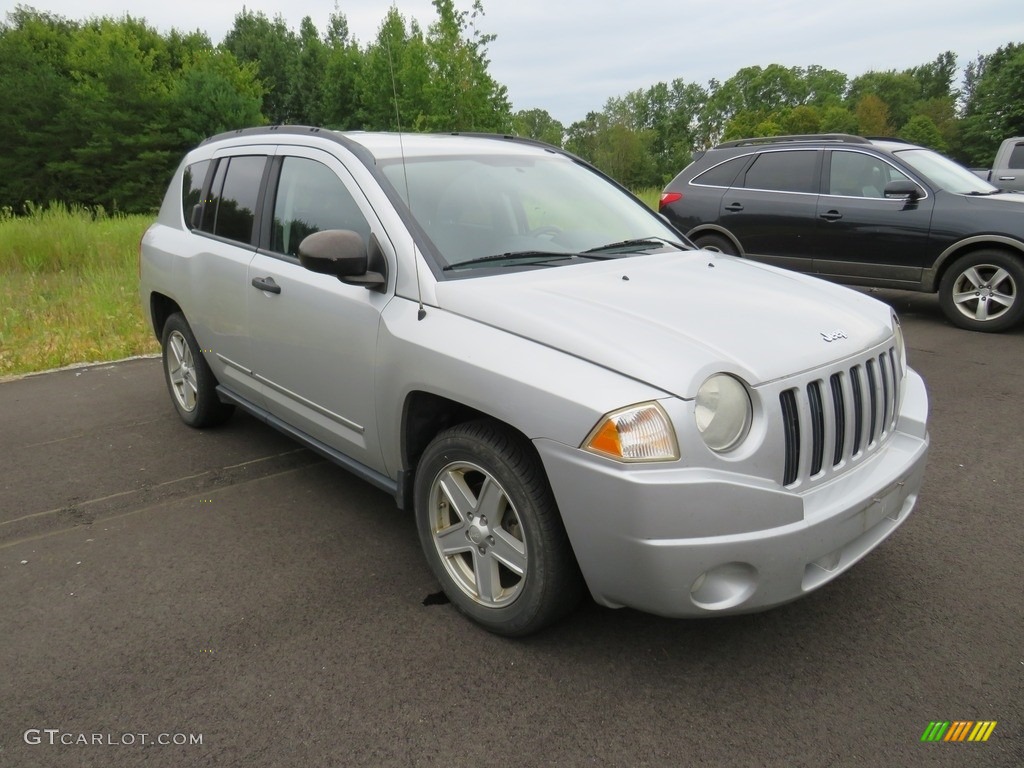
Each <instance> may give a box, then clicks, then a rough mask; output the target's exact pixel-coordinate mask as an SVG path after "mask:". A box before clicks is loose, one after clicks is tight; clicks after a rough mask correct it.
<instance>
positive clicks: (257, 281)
mask: <svg viewBox="0 0 1024 768" xmlns="http://www.w3.org/2000/svg"><path fill="white" fill-rule="evenodd" d="M252 287H253V288H258V289H259V290H261V291H266V292H267V293H280V292H281V286H280V285H278V284H277V283H275V282H274V278H272V277H254V278H253V279H252Z"/></svg>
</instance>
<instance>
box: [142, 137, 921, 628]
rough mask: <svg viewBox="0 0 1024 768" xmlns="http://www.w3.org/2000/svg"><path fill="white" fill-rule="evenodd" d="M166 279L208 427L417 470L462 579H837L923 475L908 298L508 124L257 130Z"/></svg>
mask: <svg viewBox="0 0 1024 768" xmlns="http://www.w3.org/2000/svg"><path fill="white" fill-rule="evenodd" d="M141 296H142V302H143V305H144V307H145V310H146V312H147V314H148V316H149V317H150V319H151V321H152V324H153V328H154V330H155V332H156V335H157V337H158V338H159V339H160V340H161V343H162V345H163V362H164V371H165V374H166V379H167V385H168V389H169V390H170V394H171V400H172V402H173V403H174V406H175V408H176V409H177V411H178V413H179V414H180V415H181V418H182V419H183V420H184V421H185V422H186V423H187V424H189V425H190V426H194V427H204V426H208V425H211V424H216V423H218V422H220V421H222V420H224V419H225V418H226V417H227V416H229V415H230V413H231V411H232V409H233V408H235V407H239V408H242V409H243V410H245V411H247V412H249V413H251V414H253V415H254V416H256V417H257V418H259V419H262V420H264V421H266V422H267V423H269V424H270V425H272V426H274V427H276V428H277V429H279V430H281V431H283V432H285V433H286V434H288V435H290V436H292V437H293V438H295V439H296V440H298V441H299V442H300V443H302V444H303V445H305V446H308V447H309V448H311V449H313V450H314V451H317V452H319V453H320V454H322V455H323V456H325V457H327V458H329V459H330V460H332V461H335V462H337V463H338V464H340V465H342V466H343V467H345V468H346V469H348V470H350V471H352V472H355V473H356V474H357V475H359V476H361V477H363V478H365V479H366V480H368V481H369V482H371V483H373V484H374V485H376V486H378V487H379V488H382V489H384V490H386V491H387V492H389V493H391V494H393V495H394V498H395V500H396V502H397V504H398V506H399V507H401V508H403V509H410V510H412V511H413V513H414V515H415V518H416V522H417V526H418V528H419V534H420V539H421V542H422V545H423V551H424V553H425V554H426V557H427V560H428V561H429V563H430V566H431V568H432V569H433V572H434V574H435V575H436V576H437V578H438V580H439V581H440V583H441V585H442V587H443V588H444V590H445V592H446V593H447V595H448V597H449V598H450V599H451V601H452V602H453V603H454V604H455V605H456V606H457V607H458V608H459V609H460V610H461V611H462V612H464V613H465V614H467V615H468V616H470V617H471V618H472V619H474V620H475V621H477V622H479V623H480V624H482V625H483V626H485V627H487V628H488V629H490V630H491V631H494V632H498V633H501V634H505V635H512V636H515V635H524V634H527V633H530V632H533V631H536V630H538V629H540V628H541V627H543V626H545V625H547V624H549V623H550V622H552V621H554V620H556V619H557V618H559V617H560V616H562V615H564V614H565V613H567V612H568V611H569V610H571V609H572V607H573V606H574V605H575V604H576V603H577V602H578V600H579V598H580V596H581V594H582V593H583V590H584V588H585V589H587V590H589V592H590V594H591V595H592V596H593V597H594V599H595V600H596V601H597V602H599V603H600V604H602V605H605V606H611V607H620V606H631V607H633V608H637V609H640V610H643V611H649V612H652V613H656V614H661V615H664V616H676V617H683V616H716V615H722V614H727V613H738V612H749V611H756V610H760V609H764V608H768V607H770V606H774V605H778V604H780V603H784V602H787V601H790V600H793V599H795V598H797V597H800V596H801V595H803V594H806V593H807V592H809V591H811V590H813V589H815V588H817V587H819V586H821V585H823V584H825V583H826V582H828V581H830V580H831V579H833V578H835V577H836V576H838V575H839V574H840V573H842V572H843V571H845V570H846V569H847V568H849V567H850V566H852V565H853V564H854V563H856V562H857V561H858V560H860V559H861V558H862V557H864V555H866V554H867V553H868V552H869V551H871V550H872V549H873V548H874V547H876V546H877V545H878V544H879V543H880V542H881V541H882V540H884V539H885V538H886V537H887V536H889V534H891V533H892V532H893V531H894V530H895V529H896V528H897V526H899V525H900V524H901V523H902V522H903V521H904V520H906V519H907V516H908V515H909V514H910V511H911V509H912V508H913V506H914V503H915V501H916V500H917V495H918V489H919V488H920V485H921V478H922V474H923V472H924V466H925V456H926V454H927V450H928V435H927V429H926V420H927V410H928V401H927V395H926V393H925V389H924V385H923V383H922V381H921V379H920V377H919V376H918V375H917V374H916V373H914V372H913V371H912V370H909V369H908V368H907V364H906V355H905V351H904V346H903V338H902V334H901V331H900V327H899V323H898V321H897V320H896V318H895V316H894V315H893V314H892V312H891V310H890V309H889V308H888V307H887V306H885V305H884V304H881V303H879V302H876V301H875V300H873V299H871V298H868V297H866V296H863V295H861V294H858V293H855V292H853V291H850V290H848V289H845V288H842V287H839V286H835V285H831V284H828V283H825V282H821V281H819V280H816V279H814V278H811V277H805V276H801V275H797V274H793V273H789V272H784V271H781V270H778V269H775V268H773V267H769V266H765V265H760V264H753V263H750V262H746V261H743V260H741V259H737V258H734V257H732V256H728V255H726V254H722V253H716V252H711V251H699V250H695V249H694V248H693V246H692V245H691V244H689V243H688V242H687V241H686V240H685V239H683V238H682V237H681V236H680V235H679V234H678V233H677V232H676V231H675V230H673V229H672V228H670V227H669V226H668V225H667V224H666V223H665V222H664V220H663V219H661V218H660V217H659V216H658V215H657V214H655V213H653V212H652V211H650V210H649V209H648V208H646V206H644V205H643V204H642V203H641V202H639V201H638V200H637V199H636V198H634V197H633V196H631V195H630V194H628V193H627V192H626V191H625V190H623V189H622V188H621V187H619V186H618V185H616V184H615V183H614V182H612V181H610V180H609V179H607V178H606V177H604V176H602V175H601V174H600V173H599V172H597V171H596V170H594V169H593V168H591V167H589V166H587V165H586V164H584V163H582V162H581V161H580V160H578V159H577V158H574V157H572V156H570V155H567V154H565V153H563V152H561V151H559V150H556V149H554V148H552V147H549V146H546V145H541V144H537V143H534V142H529V141H523V140H518V139H512V138H509V137H498V136H469V135H410V134H405V135H398V134H367V133H348V134H343V133H335V132H331V131H326V130H319V129H311V128H295V127H277V128H259V129H248V130H243V131H238V132H233V133H228V134H222V135H220V136H216V137H214V138H212V139H209V140H207V141H206V142H204V143H203V144H202V145H201V146H200V147H198V148H197V149H195V150H193V151H192V152H190V153H189V154H188V156H187V157H185V159H184V160H183V162H182V163H181V166H180V167H179V169H178V171H177V172H176V174H175V176H174V178H173V180H172V182H171V185H170V189H169V190H168V193H167V196H166V198H165V200H164V202H163V206H162V208H161V210H160V214H159V219H158V220H157V222H156V223H155V224H154V225H153V226H152V227H151V228H150V229H149V231H148V232H147V233H146V235H145V237H144V239H143V241H142V249H141Z"/></svg>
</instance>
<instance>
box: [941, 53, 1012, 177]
mask: <svg viewBox="0 0 1024 768" xmlns="http://www.w3.org/2000/svg"><path fill="white" fill-rule="evenodd" d="M964 113H965V117H964V119H963V124H962V130H961V133H962V140H961V142H960V145H959V147H958V152H957V155H958V157H960V159H962V160H964V161H965V162H967V163H968V164H970V165H976V166H988V167H990V166H991V164H992V161H993V160H994V159H995V153H996V150H997V149H998V148H999V144H1000V143H1001V142H1002V140H1003V139H1005V138H1009V137H1011V136H1024V44H1021V43H1011V44H1009V45H1005V46H1003V47H1001V48H999V49H997V50H996V52H995V53H993V54H991V55H990V56H988V57H987V58H986V59H985V61H984V64H983V66H980V67H978V68H977V75H976V81H975V83H974V84H973V90H972V92H971V93H970V96H969V97H968V101H967V102H966V103H965V105H964Z"/></svg>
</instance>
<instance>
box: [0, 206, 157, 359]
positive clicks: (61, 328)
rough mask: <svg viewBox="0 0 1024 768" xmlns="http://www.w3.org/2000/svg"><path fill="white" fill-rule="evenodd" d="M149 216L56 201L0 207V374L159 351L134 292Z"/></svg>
mask: <svg viewBox="0 0 1024 768" xmlns="http://www.w3.org/2000/svg"><path fill="white" fill-rule="evenodd" d="M150 221H151V219H150V218H149V217H146V216H108V215H106V214H104V213H103V212H102V211H95V210H91V209H83V208H67V207H65V206H63V205H59V204H55V205H51V206H49V207H47V208H36V209H33V210H32V211H31V212H30V215H28V216H23V217H16V218H15V217H11V216H10V215H5V214H4V213H3V212H0V275H2V276H3V280H2V283H0V376H8V375H12V374H19V373H28V372H31V371H40V370H45V369H47V368H55V367H58V366H63V365H68V364H71V363H81V362H92V361H101V360H116V359H118V358H121V357H128V356H131V355H137V354H143V353H147V352H155V351H157V350H158V346H157V344H156V341H155V339H154V338H153V335H152V333H151V332H150V330H149V328H148V326H147V324H146V322H145V319H144V318H143V315H142V310H141V307H140V305H139V294H138V250H139V240H140V239H141V237H142V233H143V232H145V230H146V227H147V226H149V223H150Z"/></svg>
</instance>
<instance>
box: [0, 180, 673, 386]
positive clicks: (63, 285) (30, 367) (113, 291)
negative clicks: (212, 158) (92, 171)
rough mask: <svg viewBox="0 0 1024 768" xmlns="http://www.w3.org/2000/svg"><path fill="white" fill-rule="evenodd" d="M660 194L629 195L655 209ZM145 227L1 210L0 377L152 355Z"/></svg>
mask: <svg viewBox="0 0 1024 768" xmlns="http://www.w3.org/2000/svg"><path fill="white" fill-rule="evenodd" d="M659 194H660V190H658V189H642V190H637V192H636V195H637V196H638V197H639V198H640V199H641V200H643V201H644V202H645V203H647V204H648V205H649V206H651V207H652V208H654V209H655V210H657V207H658V196H659ZM150 222H151V219H150V218H149V217H147V216H109V215H107V214H105V213H104V212H103V211H96V210H92V209H86V208H68V207H66V206H64V205H61V204H53V205H50V206H49V207H46V208H34V209H32V210H31V211H30V214H29V215H28V216H19V217H13V216H10V215H9V214H5V212H4V211H2V210H0V275H2V276H3V280H2V282H0V313H2V315H0V377H4V376H11V375H16V374H22V373H31V372H33V371H43V370H47V369H49V368H58V367H60V366H64V365H70V364H72V363H84V362H99V361H104V360H117V359H119V358H123V357H130V356H132V355H140V354H145V353H150V352H158V351H159V346H158V345H157V343H156V340H155V339H154V338H153V334H152V332H151V331H150V329H149V326H148V324H147V323H146V320H145V318H144V317H143V315H142V309H141V307H140V305H139V294H138V252H139V240H140V239H141V238H142V233H143V232H145V231H146V227H148V226H149V224H150Z"/></svg>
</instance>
